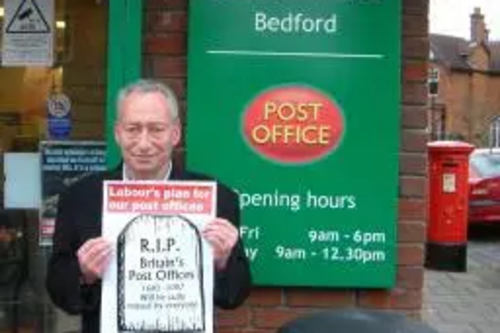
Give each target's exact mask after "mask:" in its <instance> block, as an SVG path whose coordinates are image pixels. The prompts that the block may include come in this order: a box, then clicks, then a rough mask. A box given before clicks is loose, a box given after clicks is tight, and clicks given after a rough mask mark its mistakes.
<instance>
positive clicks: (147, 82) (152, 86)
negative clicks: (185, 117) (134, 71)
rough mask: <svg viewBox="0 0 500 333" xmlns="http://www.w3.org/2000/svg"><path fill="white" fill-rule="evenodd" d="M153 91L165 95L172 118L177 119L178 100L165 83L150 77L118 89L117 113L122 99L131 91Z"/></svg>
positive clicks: (143, 92)
mask: <svg viewBox="0 0 500 333" xmlns="http://www.w3.org/2000/svg"><path fill="white" fill-rule="evenodd" d="M154 92H158V93H160V94H162V95H163V97H165V100H166V101H167V104H168V106H169V111H170V115H171V116H172V119H174V120H177V119H178V117H179V102H178V101H177V96H176V95H175V93H174V91H173V90H172V88H170V87H169V86H168V85H166V84H165V83H163V82H160V81H156V80H152V79H140V80H137V81H134V82H132V83H130V84H128V85H126V86H125V87H123V88H122V89H120V91H119V92H118V98H117V105H116V106H117V110H118V113H119V112H120V110H121V106H122V104H123V101H124V100H125V98H127V97H128V96H129V95H131V94H133V93H140V94H146V93H154Z"/></svg>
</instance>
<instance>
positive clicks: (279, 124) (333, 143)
mask: <svg viewBox="0 0 500 333" xmlns="http://www.w3.org/2000/svg"><path fill="white" fill-rule="evenodd" d="M343 131H344V121H343V117H342V115H341V112H340V109H339V107H338V106H337V105H336V104H335V103H334V102H333V101H332V100H331V99H329V98H328V97H327V96H326V95H324V94H323V93H321V92H319V91H317V90H314V89H312V88H309V87H301V86H288V87H279V88H274V89H271V90H268V91H265V92H264V93H262V94H260V95H259V96H257V98H255V100H254V101H252V103H251V104H250V105H249V106H248V108H247V110H246V112H245V115H244V117H243V133H244V136H245V139H246V140H247V142H248V143H249V145H250V146H252V148H253V149H254V150H255V151H256V152H257V153H259V154H261V155H263V156H264V157H267V158H269V159H271V160H274V161H276V162H280V163H289V164H293V163H308V162H312V161H314V160H317V159H319V158H322V157H324V156H325V155H327V154H328V153H330V152H331V151H333V150H334V149H335V148H336V147H337V145H338V143H339V141H340V138H341V137H342V133H343Z"/></svg>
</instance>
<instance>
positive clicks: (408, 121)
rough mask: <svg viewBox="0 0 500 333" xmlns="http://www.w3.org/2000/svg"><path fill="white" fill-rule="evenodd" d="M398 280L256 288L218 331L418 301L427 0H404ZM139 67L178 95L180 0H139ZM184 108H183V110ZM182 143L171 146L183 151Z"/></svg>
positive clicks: (406, 307)
mask: <svg viewBox="0 0 500 333" xmlns="http://www.w3.org/2000/svg"><path fill="white" fill-rule="evenodd" d="M403 2H404V5H403V7H404V9H403V22H402V24H403V41H402V47H403V50H402V53H403V68H402V70H401V73H402V78H401V82H402V87H403V89H402V105H401V129H402V131H401V133H402V134H401V152H400V161H401V168H400V191H399V193H400V199H399V242H398V277H397V286H396V287H395V288H394V289H392V290H388V291H380V290H363V289H356V290H350V289H349V290H338V289H337V290H335V289H330V290H327V289H321V290H317V289H298V288H286V289H280V288H256V289H254V290H253V292H252V295H251V297H250V299H249V300H248V302H247V303H246V304H245V305H244V306H243V307H241V308H240V309H238V310H236V311H235V312H219V314H218V317H217V323H218V326H219V327H220V332H247V333H250V332H252V333H253V332H259V333H261V332H262V333H265V332H273V331H275V329H276V328H277V327H278V326H279V325H281V324H282V323H284V322H285V321H288V320H290V319H292V318H294V317H296V316H297V315H299V314H301V313H304V312H307V311H314V310H318V309H325V308H338V307H363V308H377V309H395V310H398V311H401V312H404V313H408V314H409V315H412V316H416V317H418V316H419V314H420V309H421V305H422V284H423V261H424V240H425V221H426V209H425V207H426V202H425V199H424V198H425V191H426V171H425V165H426V155H425V144H426V141H427V134H426V130H425V128H426V126H427V100H426V99H427V90H426V79H427V56H428V52H429V51H428V50H429V48H428V30H427V10H428V3H427V0H404V1H403ZM145 4H146V8H145V23H144V24H145V37H144V48H143V49H144V68H143V69H144V70H143V74H144V76H146V77H155V78H160V79H162V80H164V81H165V82H168V83H170V84H172V85H173V87H174V89H175V90H176V91H177V93H178V94H179V95H180V96H181V98H182V99H184V98H185V89H186V42H187V7H188V5H187V4H188V1H187V0H148V1H145ZM183 112H184V111H183ZM183 153H184V150H183V148H181V149H180V150H179V151H178V157H179V158H181V159H182V158H183Z"/></svg>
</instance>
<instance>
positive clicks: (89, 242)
mask: <svg viewBox="0 0 500 333" xmlns="http://www.w3.org/2000/svg"><path fill="white" fill-rule="evenodd" d="M117 109H118V113H117V121H116V124H115V129H114V135H115V140H116V142H117V144H118V146H119V148H120V150H121V154H122V158H123V163H122V165H120V166H119V167H118V168H117V169H115V170H113V171H109V172H105V173H99V174H94V175H91V176H88V177H86V178H84V179H83V180H81V181H79V182H77V183H75V184H74V185H73V186H71V187H70V188H69V189H68V190H67V191H66V192H64V193H63V194H62V195H61V196H60V199H59V205H58V212H57V218H56V225H55V232H54V237H53V241H54V245H53V254H52V257H51V259H50V261H49V265H48V274H47V281H46V283H47V290H48V292H49V295H50V297H51V298H52V300H53V302H54V303H55V304H56V305H57V306H59V307H60V308H62V309H63V310H65V311H66V312H68V313H70V314H81V315H82V331H83V332H92V333H95V332H99V316H100V315H99V311H100V293H101V285H100V283H101V280H100V279H101V277H102V275H103V273H104V271H105V270H106V267H107V266H108V264H109V261H110V256H111V249H112V248H111V244H110V242H109V241H108V240H106V239H104V238H103V237H101V217H102V200H103V194H102V190H103V188H102V186H103V181H104V180H107V179H114V180H116V179H124V180H135V179H137V180H169V179H171V180H211V179H209V178H208V177H206V176H202V175H199V174H195V173H191V172H188V171H186V170H181V169H179V168H178V167H176V165H175V164H173V163H172V150H173V148H174V146H176V145H177V144H178V143H179V141H180V138H181V125H180V120H179V114H178V112H179V108H178V103H177V100H176V97H175V95H174V94H173V93H172V91H171V90H170V89H169V88H167V87H166V86H165V85H163V84H161V83H158V82H155V81H149V80H140V81H138V82H136V83H134V84H131V85H130V86H128V87H125V88H124V89H123V90H122V91H121V92H120V94H119V97H118V103H117ZM217 216H218V217H217V218H216V219H214V220H213V221H211V222H210V223H208V225H207V226H206V228H205V229H204V230H203V231H202V234H203V237H204V238H205V239H206V240H207V241H208V242H209V244H210V245H211V246H212V248H213V253H214V267H215V277H214V284H215V290H214V303H215V305H216V306H218V307H220V308H223V309H232V308H235V307H237V306H239V305H241V304H242V303H243V302H244V300H245V299H246V298H247V296H248V294H249V290H250V283H251V276H250V270H249V264H248V260H247V258H246V256H245V253H244V249H243V245H242V242H241V239H240V237H239V234H238V227H239V205H238V199H237V195H236V194H235V192H233V191H232V190H230V189H229V188H228V187H226V186H225V185H223V184H221V183H219V182H218V183H217Z"/></svg>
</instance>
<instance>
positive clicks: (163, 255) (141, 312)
mask: <svg viewBox="0 0 500 333" xmlns="http://www.w3.org/2000/svg"><path fill="white" fill-rule="evenodd" d="M117 246H118V253H117V268H118V270H117V273H118V274H117V305H118V307H117V311H118V313H117V319H118V329H119V330H120V331H122V332H128V331H141V332H197V331H204V330H205V307H204V293H203V262H202V258H203V255H202V254H203V253H202V240H201V235H200V231H199V230H198V229H197V228H196V226H195V225H194V224H193V223H192V222H191V221H189V220H188V219H186V218H185V217H183V216H180V215H140V216H138V217H136V218H134V219H132V220H131V221H130V222H129V223H128V224H127V226H126V227H125V228H124V229H123V231H122V232H121V233H120V235H119V237H118V244H117Z"/></svg>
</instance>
